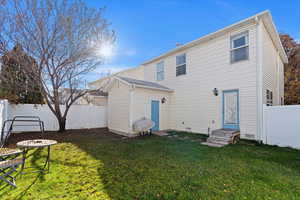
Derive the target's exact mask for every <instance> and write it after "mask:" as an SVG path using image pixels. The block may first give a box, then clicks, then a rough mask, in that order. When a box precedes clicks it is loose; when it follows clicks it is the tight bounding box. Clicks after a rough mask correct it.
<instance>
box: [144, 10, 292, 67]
mask: <svg viewBox="0 0 300 200" xmlns="http://www.w3.org/2000/svg"><path fill="white" fill-rule="evenodd" d="M258 19H262V20H263V21H264V23H265V24H266V29H267V31H268V32H269V34H270V35H271V38H272V40H273V42H274V45H275V47H276V48H277V50H278V51H279V54H280V57H281V59H282V60H283V62H284V63H287V62H288V58H287V55H286V53H285V51H284V48H283V46H282V43H281V41H280V38H279V34H278V32H277V29H276V27H275V25H274V23H273V20H272V16H271V13H270V11H268V10H266V11H263V12H261V13H258V14H256V15H254V16H252V17H249V18H246V19H244V20H242V21H239V22H237V23H235V24H232V25H230V26H227V27H225V28H223V29H220V30H218V31H216V32H214V33H211V34H208V35H205V36H203V37H201V38H199V39H196V40H194V41H191V42H189V43H186V44H184V45H181V46H178V47H176V48H175V49H172V50H170V51H168V52H166V53H164V54H161V55H160V56H157V57H155V58H152V59H150V60H148V61H146V62H144V63H143V64H142V65H145V64H149V63H151V62H154V61H157V60H159V59H161V58H164V57H166V56H169V55H171V54H174V53H177V52H178V51H182V50H185V49H187V48H190V47H193V46H196V45H198V44H200V43H203V42H206V41H209V40H212V39H214V38H216V37H218V36H220V35H223V34H225V33H228V32H230V31H232V30H234V29H236V28H238V27H241V26H244V25H247V24H251V23H256V22H257V20H258Z"/></svg>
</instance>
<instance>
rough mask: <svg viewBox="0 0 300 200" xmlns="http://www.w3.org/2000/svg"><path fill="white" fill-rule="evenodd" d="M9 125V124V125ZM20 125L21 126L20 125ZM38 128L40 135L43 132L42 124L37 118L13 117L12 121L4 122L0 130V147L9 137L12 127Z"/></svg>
mask: <svg viewBox="0 0 300 200" xmlns="http://www.w3.org/2000/svg"><path fill="white" fill-rule="evenodd" d="M9 123H10V124H9ZM20 123H21V124H20ZM17 126H19V127H25V126H26V127H28V126H31V127H36V126H37V127H39V128H40V131H41V133H42V134H43V133H44V131H45V128H44V122H43V121H42V120H41V119H40V118H39V117H38V116H14V117H13V119H8V120H5V121H4V123H3V125H2V130H1V140H0V147H3V146H4V145H5V143H6V142H7V140H8V138H9V136H10V135H11V133H12V131H13V128H14V127H17Z"/></svg>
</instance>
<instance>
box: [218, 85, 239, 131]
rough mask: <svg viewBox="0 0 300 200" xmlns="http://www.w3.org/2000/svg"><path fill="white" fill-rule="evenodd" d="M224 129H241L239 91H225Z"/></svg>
mask: <svg viewBox="0 0 300 200" xmlns="http://www.w3.org/2000/svg"><path fill="white" fill-rule="evenodd" d="M222 113H223V128H225V129H234V130H239V129H240V119H239V91H238V90H227V91H223V112H222Z"/></svg>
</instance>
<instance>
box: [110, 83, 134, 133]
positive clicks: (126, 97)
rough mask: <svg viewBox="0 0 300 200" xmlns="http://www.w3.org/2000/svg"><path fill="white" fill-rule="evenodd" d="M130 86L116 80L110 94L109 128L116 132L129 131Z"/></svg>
mask: <svg viewBox="0 0 300 200" xmlns="http://www.w3.org/2000/svg"><path fill="white" fill-rule="evenodd" d="M129 111H130V88H129V86H128V85H126V84H124V83H122V82H120V81H115V82H114V84H113V85H112V87H111V89H110V91H109V94H108V113H107V114H108V128H109V129H110V130H111V131H113V132H116V133H129V132H130V126H129Z"/></svg>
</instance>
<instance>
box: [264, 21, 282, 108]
mask: <svg viewBox="0 0 300 200" xmlns="http://www.w3.org/2000/svg"><path fill="white" fill-rule="evenodd" d="M261 25H262V30H263V31H262V54H263V55H262V58H263V59H262V68H263V104H266V90H267V89H268V90H271V91H273V105H280V104H281V102H280V98H281V97H284V74H283V73H284V71H283V62H282V60H281V58H280V56H279V53H278V51H277V50H276V48H275V46H274V43H273V41H272V40H271V37H270V35H269V33H268V32H267V30H266V28H265V27H264V25H263V24H261Z"/></svg>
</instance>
